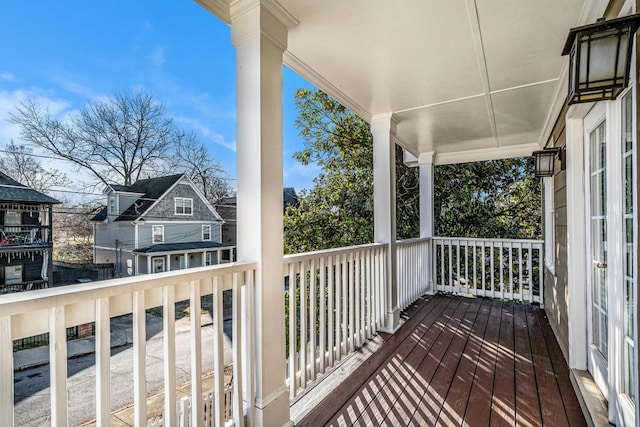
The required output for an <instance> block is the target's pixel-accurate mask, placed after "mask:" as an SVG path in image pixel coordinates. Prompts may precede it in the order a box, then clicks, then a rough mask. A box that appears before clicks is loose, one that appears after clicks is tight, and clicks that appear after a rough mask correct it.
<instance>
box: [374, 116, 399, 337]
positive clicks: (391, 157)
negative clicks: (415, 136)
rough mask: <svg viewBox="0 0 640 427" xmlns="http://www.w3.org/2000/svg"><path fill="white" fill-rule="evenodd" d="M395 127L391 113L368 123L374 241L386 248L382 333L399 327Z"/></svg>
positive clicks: (375, 117)
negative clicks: (384, 312)
mask: <svg viewBox="0 0 640 427" xmlns="http://www.w3.org/2000/svg"><path fill="white" fill-rule="evenodd" d="M396 124H397V122H396V120H395V119H394V117H393V115H392V114H383V115H378V116H374V117H373V118H372V120H371V132H372V133H373V212H374V215H373V216H374V239H375V241H376V242H378V243H387V244H388V245H389V255H388V257H387V269H386V270H387V277H386V285H387V286H386V310H387V319H386V322H385V326H384V328H382V330H383V331H385V332H390V333H393V332H395V331H396V330H397V329H398V327H399V326H400V309H399V307H398V274H397V273H398V272H397V270H398V260H397V255H396V146H395V134H396Z"/></svg>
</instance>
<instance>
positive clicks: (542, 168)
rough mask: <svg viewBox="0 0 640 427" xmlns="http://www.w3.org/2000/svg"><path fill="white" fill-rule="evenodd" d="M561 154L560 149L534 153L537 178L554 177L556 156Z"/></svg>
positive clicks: (546, 149) (548, 149)
mask: <svg viewBox="0 0 640 427" xmlns="http://www.w3.org/2000/svg"><path fill="white" fill-rule="evenodd" d="M561 152H562V151H561V150H560V148H545V149H544V150H542V151H534V152H533V159H534V161H535V174H536V176H537V177H541V176H553V174H554V164H555V158H556V154H559V153H561Z"/></svg>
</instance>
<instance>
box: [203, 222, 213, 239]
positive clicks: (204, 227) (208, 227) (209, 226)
mask: <svg viewBox="0 0 640 427" xmlns="http://www.w3.org/2000/svg"><path fill="white" fill-rule="evenodd" d="M207 229H208V230H209V232H208V234H209V238H208V239H205V237H204V235H205V230H207ZM202 241H203V242H210V241H211V225H203V226H202Z"/></svg>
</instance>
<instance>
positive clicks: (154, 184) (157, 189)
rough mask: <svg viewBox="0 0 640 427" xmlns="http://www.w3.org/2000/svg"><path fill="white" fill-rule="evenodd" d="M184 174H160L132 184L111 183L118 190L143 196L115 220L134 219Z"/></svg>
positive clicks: (141, 214) (140, 215)
mask: <svg viewBox="0 0 640 427" xmlns="http://www.w3.org/2000/svg"><path fill="white" fill-rule="evenodd" d="M183 176H185V174H177V175H169V176H161V177H158V178H149V179H140V180H138V181H136V182H135V183H134V184H132V185H129V186H125V185H112V186H111V188H113V189H114V191H118V192H127V193H138V194H142V195H143V196H142V197H140V198H139V199H138V200H136V201H135V202H134V203H133V204H132V205H131V206H129V207H128V208H127V209H125V210H124V212H122V213H121V214H120V216H118V217H117V218H116V221H134V220H136V219H138V218H140V217H142V216H144V214H145V212H147V211H148V210H149V209H150V208H151V207H152V206H153V205H154V204H155V203H156V202H157V201H158V200H159V199H161V198H162V196H163V195H164V194H165V193H166V192H167V191H169V190H170V189H171V188H172V187H173V186H174V185H175V184H176V183H177V182H178V181H179V180H180V179H181V178H182V177H183Z"/></svg>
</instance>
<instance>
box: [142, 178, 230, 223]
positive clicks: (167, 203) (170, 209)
mask: <svg viewBox="0 0 640 427" xmlns="http://www.w3.org/2000/svg"><path fill="white" fill-rule="evenodd" d="M176 197H186V198H189V199H193V215H176V214H175V198H176ZM144 218H145V219H146V220H147V221H154V220H155V221H163V220H172V219H176V220H188V221H216V220H217V218H216V216H215V215H214V214H213V212H211V210H210V209H209V208H208V207H207V205H206V204H205V203H204V202H203V201H202V199H200V197H199V196H198V193H196V191H195V190H194V189H193V187H192V186H191V185H190V184H181V183H178V184H177V185H176V186H175V187H174V188H173V189H172V190H171V191H170V192H168V193H166V194H165V195H164V196H163V197H162V198H161V199H160V200H159V201H158V203H157V204H156V205H155V206H154V207H153V208H151V209H150V210H149V211H147V212H146V213H145V215H144Z"/></svg>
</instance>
